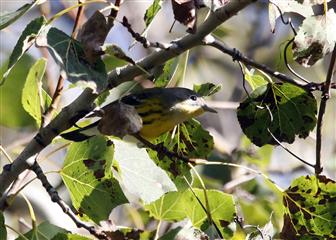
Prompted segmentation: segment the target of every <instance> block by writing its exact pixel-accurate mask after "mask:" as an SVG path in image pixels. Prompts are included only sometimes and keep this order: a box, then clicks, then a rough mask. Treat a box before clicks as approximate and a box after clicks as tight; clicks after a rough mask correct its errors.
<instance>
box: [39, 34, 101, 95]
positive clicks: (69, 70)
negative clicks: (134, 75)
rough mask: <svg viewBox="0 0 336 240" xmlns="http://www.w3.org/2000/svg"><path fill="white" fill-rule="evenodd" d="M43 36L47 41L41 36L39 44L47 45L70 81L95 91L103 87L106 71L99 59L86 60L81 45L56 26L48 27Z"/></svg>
mask: <svg viewBox="0 0 336 240" xmlns="http://www.w3.org/2000/svg"><path fill="white" fill-rule="evenodd" d="M44 37H46V40H47V43H46V42H44V40H43V38H42V37H41V38H40V39H39V41H38V44H39V46H46V47H48V49H49V50H50V53H51V54H52V55H53V57H54V59H55V61H56V62H57V63H59V64H60V65H61V67H62V70H64V71H65V73H66V78H67V79H68V80H69V81H70V82H72V83H76V84H81V85H84V86H85V87H90V88H92V89H93V90H95V91H97V92H100V91H101V90H104V89H105V87H106V85H107V73H106V70H105V65H104V63H103V61H102V60H101V59H97V61H96V62H95V63H94V64H90V63H89V62H88V61H87V60H86V55H85V52H84V50H83V47H82V45H81V44H80V43H79V42H78V41H76V40H75V39H72V38H71V37H69V36H68V35H66V34H65V33H64V32H62V31H61V30H58V29H57V28H50V29H49V31H48V32H47V33H46V36H44Z"/></svg>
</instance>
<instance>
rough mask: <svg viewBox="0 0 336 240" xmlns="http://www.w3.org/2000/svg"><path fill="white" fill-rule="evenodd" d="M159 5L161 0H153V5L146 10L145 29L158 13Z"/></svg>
mask: <svg viewBox="0 0 336 240" xmlns="http://www.w3.org/2000/svg"><path fill="white" fill-rule="evenodd" d="M161 4H162V0H154V1H153V3H152V4H151V5H150V6H149V7H148V8H147V10H146V13H145V16H144V21H145V24H146V27H148V25H149V24H150V23H151V22H152V21H153V19H154V17H155V16H156V14H157V13H158V12H159V11H160V9H161Z"/></svg>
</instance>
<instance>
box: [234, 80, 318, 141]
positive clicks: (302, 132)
mask: <svg viewBox="0 0 336 240" xmlns="http://www.w3.org/2000/svg"><path fill="white" fill-rule="evenodd" d="M316 113H317V106H316V100H315V98H314V96H313V95H312V94H311V93H309V92H307V91H306V90H304V89H303V88H300V87H297V86H294V85H292V84H289V83H284V84H281V83H275V84H270V83H269V84H267V85H264V86H261V87H259V88H257V89H256V90H254V91H253V92H252V94H251V95H250V97H249V98H247V99H246V100H244V101H243V102H242V103H240V105H239V107H238V111H237V117H238V121H239V123H240V126H241V128H242V130H243V132H244V133H245V135H246V136H247V137H248V138H249V139H250V140H251V141H252V142H253V143H254V144H255V145H257V146H263V145H265V144H275V145H276V144H277V142H276V141H275V140H274V139H273V138H272V136H271V134H270V133H269V131H270V132H271V133H272V134H273V135H274V136H275V138H276V139H277V140H278V141H280V142H287V143H292V142H294V140H295V136H296V135H298V136H299V137H300V138H306V137H307V136H308V135H309V132H310V131H312V130H313V129H314V127H315V125H316Z"/></svg>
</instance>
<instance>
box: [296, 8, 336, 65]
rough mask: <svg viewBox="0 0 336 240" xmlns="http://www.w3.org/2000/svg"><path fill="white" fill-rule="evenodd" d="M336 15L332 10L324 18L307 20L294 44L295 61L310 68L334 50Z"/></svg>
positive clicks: (315, 17)
mask: <svg viewBox="0 0 336 240" xmlns="http://www.w3.org/2000/svg"><path fill="white" fill-rule="evenodd" d="M335 26H336V14H335V11H334V9H330V10H329V11H328V12H327V14H325V15H322V16H311V17H309V18H306V19H305V20H304V21H303V23H302V26H301V27H300V29H299V31H298V33H297V35H296V36H295V40H294V43H293V47H292V49H293V57H294V60H295V61H297V62H298V63H300V64H301V65H303V66H304V67H310V66H311V65H313V64H315V63H316V62H317V61H318V60H319V59H321V58H323V57H324V56H325V55H326V54H328V53H329V52H331V51H332V50H333V49H334V46H335V44H336V31H335Z"/></svg>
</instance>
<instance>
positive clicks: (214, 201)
mask: <svg viewBox="0 0 336 240" xmlns="http://www.w3.org/2000/svg"><path fill="white" fill-rule="evenodd" d="M194 192H195V193H196V195H197V197H198V198H199V199H200V201H201V202H202V204H203V206H206V204H205V197H204V192H203V190H202V189H194ZM185 194H186V195H185V196H184V201H185V203H184V204H185V205H184V206H185V211H186V214H187V216H188V217H189V219H190V220H191V222H192V224H193V226H194V227H196V228H200V229H201V230H205V229H206V228H207V227H208V224H209V223H208V220H207V215H206V213H205V212H204V210H203V208H202V207H201V206H200V204H199V202H198V201H197V199H196V198H195V196H194V195H193V194H192V192H191V191H188V192H186V193H185ZM207 196H208V201H209V208H210V213H211V218H212V220H213V221H214V223H215V224H216V225H217V226H218V227H219V229H220V231H221V233H222V234H223V237H224V238H225V239H227V238H228V237H230V236H232V232H231V230H230V229H229V228H228V225H229V224H230V223H232V222H233V221H234V217H235V216H236V207H235V204H234V200H233V196H232V195H230V194H226V193H223V192H220V191H217V190H207Z"/></svg>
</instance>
